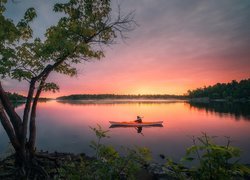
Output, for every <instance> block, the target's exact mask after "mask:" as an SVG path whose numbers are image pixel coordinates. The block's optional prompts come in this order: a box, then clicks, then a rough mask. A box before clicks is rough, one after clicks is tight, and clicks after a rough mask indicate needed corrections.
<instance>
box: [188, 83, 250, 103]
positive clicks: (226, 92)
mask: <svg viewBox="0 0 250 180" xmlns="http://www.w3.org/2000/svg"><path fill="white" fill-rule="evenodd" d="M188 96H189V97H190V98H200V97H209V98H210V99H250V79H244V80H241V81H239V82H237V81H235V80H233V81H232V82H230V83H217V84H215V85H213V86H208V87H206V86H205V87H204V88H197V89H195V90H189V91H188Z"/></svg>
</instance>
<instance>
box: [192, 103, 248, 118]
mask: <svg viewBox="0 0 250 180" xmlns="http://www.w3.org/2000/svg"><path fill="white" fill-rule="evenodd" d="M189 105H190V108H192V107H194V108H197V109H201V110H205V111H207V112H212V113H219V115H222V114H229V115H232V116H234V117H235V119H236V120H238V119H239V118H241V117H243V118H244V119H245V120H250V103H249V102H247V103H238V102H237V103H235V102H234V103H229V102H210V103H201V102H189Z"/></svg>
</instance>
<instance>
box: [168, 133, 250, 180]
mask: <svg viewBox="0 0 250 180" xmlns="http://www.w3.org/2000/svg"><path fill="white" fill-rule="evenodd" d="M214 138H215V137H210V136H208V135H207V134H206V133H203V135H202V136H201V137H198V138H195V137H193V138H192V140H193V145H192V146H191V147H189V148H187V150H186V156H185V157H183V158H182V160H181V163H180V164H175V163H173V162H172V161H170V160H169V161H168V162H167V166H168V167H170V168H172V170H173V171H174V172H175V174H174V175H173V176H174V177H175V178H177V179H185V176H183V172H185V175H187V174H188V175H190V176H191V178H192V179H216V180H217V179H234V178H235V177H238V178H240V177H243V176H244V175H247V174H249V168H248V167H247V166H244V165H242V164H239V159H238V158H239V156H240V150H239V149H238V148H236V147H233V146H231V145H230V143H231V140H230V138H228V137H227V143H226V145H218V144H216V143H215V142H214ZM184 162H193V164H194V165H193V166H192V167H191V168H190V169H187V168H184V166H183V164H182V163H184Z"/></svg>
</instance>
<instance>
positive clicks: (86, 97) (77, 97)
mask: <svg viewBox="0 0 250 180" xmlns="http://www.w3.org/2000/svg"><path fill="white" fill-rule="evenodd" d="M171 98H174V99H185V98H187V97H186V96H180V95H159V94H158V95H140V94H139V95H118V94H74V95H69V96H61V97H58V98H57V99H58V100H91V99H171Z"/></svg>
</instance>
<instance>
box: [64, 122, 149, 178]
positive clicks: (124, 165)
mask: <svg viewBox="0 0 250 180" xmlns="http://www.w3.org/2000/svg"><path fill="white" fill-rule="evenodd" d="M90 129H91V130H93V131H94V133H95V135H96V137H97V141H91V144H90V147H91V148H92V149H93V150H94V151H95V158H94V159H92V160H84V159H82V160H81V161H80V162H70V163H67V164H65V166H64V167H63V168H60V170H59V173H60V176H61V177H63V178H65V179H105V180H109V179H110V180H111V179H112V180H113V179H135V175H136V173H137V172H138V171H139V170H140V169H141V168H142V167H143V165H145V164H147V163H148V162H149V161H150V160H151V152H150V150H149V149H147V148H138V147H137V148H135V149H128V148H126V149H125V148H123V149H124V155H123V156H121V155H120V154H119V153H118V152H117V151H116V150H115V149H114V148H113V147H112V146H106V145H104V144H102V143H101V140H102V139H103V138H109V136H108V132H109V131H107V130H103V129H102V128H101V126H100V125H97V127H96V128H95V127H94V128H92V127H90Z"/></svg>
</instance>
